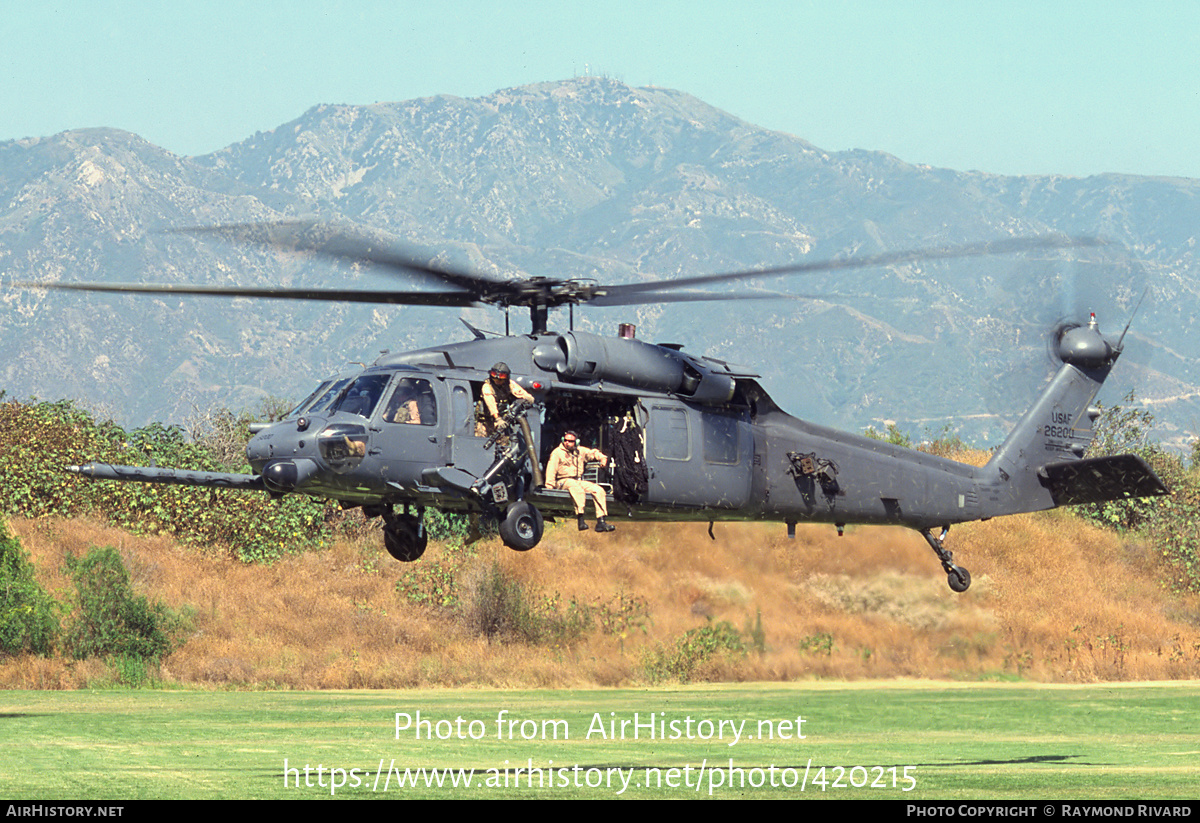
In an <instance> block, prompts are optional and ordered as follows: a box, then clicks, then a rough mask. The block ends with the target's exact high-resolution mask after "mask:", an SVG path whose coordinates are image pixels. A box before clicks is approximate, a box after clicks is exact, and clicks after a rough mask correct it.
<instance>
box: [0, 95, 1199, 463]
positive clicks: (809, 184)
mask: <svg viewBox="0 0 1200 823" xmlns="http://www.w3.org/2000/svg"><path fill="white" fill-rule="evenodd" d="M1148 150H1149V147H1148ZM1198 194H1200V182H1198V181H1195V180H1190V179H1182V178H1150V177H1137V176H1130V175H1115V174H1114V175H1099V176H1094V177H1088V178H1072V177H1064V176H1028V177H1009V176H999V175H991V174H984V173H981V172H962V171H953V170H949V169H939V168H932V167H929V166H922V165H913V164H909V163H905V162H904V161H903V160H901V159H898V158H896V157H892V156H890V155H887V154H883V153H880V152H871V151H863V150H854V151H846V152H828V151H824V150H822V149H820V148H818V147H816V146H813V145H812V144H810V143H808V142H806V141H804V140H803V139H801V138H799V137H795V136H792V135H788V134H783V133H780V132H773V131H769V130H766V129H762V128H759V127H757V126H755V125H752V124H750V123H747V122H744V121H742V120H740V119H738V118H737V117H735V116H733V115H731V114H728V113H725V112H723V111H720V110H718V109H715V108H713V107H711V106H709V105H707V104H705V103H703V102H702V101H700V100H697V99H696V98H694V97H691V96H689V95H687V94H685V93H682V92H679V91H673V90H669V89H662V88H654V87H651V88H631V87H629V86H626V85H624V84H622V83H619V82H617V81H614V80H611V79H606V78H598V77H581V78H574V79H572V80H565V81H560V82H549V83H541V84H536V85H531V86H523V87H519V88H512V89H504V90H501V91H497V92H495V93H493V94H491V95H488V96H486V97H481V98H477V99H461V98H456V97H450V96H438V97H430V98H423V99H419V100H409V101H404V102H398V103H377V104H374V105H320V106H316V107H314V108H312V109H310V110H309V111H307V112H305V113H304V114H303V115H301V116H300V117H299V118H297V119H296V120H294V121H292V122H290V123H285V124H283V125H281V126H279V127H278V128H276V129H274V130H272V131H269V132H264V133H258V134H255V135H252V136H250V137H247V138H246V139H245V140H243V141H241V142H239V143H236V144H234V145H231V146H228V147H226V148H224V149H221V150H220V151H217V152H214V153H212V154H208V155H204V156H201V157H179V156H176V155H174V154H172V153H170V152H168V151H166V150H164V149H162V148H159V147H157V146H154V145H152V144H150V143H148V142H146V141H145V140H143V139H141V138H139V137H138V136H137V135H134V134H130V133H128V132H122V131H118V130H115V129H103V128H100V129H85V130H77V131H69V132H64V133H61V134H57V135H53V136H49V137H42V138H30V139H24V140H16V141H9V142H5V143H0V301H2V302H0V363H2V364H3V365H0V389H3V390H4V391H5V392H6V393H7V396H8V397H9V398H20V399H25V398H29V397H39V398H43V399H58V398H60V397H65V398H72V399H77V400H80V401H82V402H83V403H84V405H86V406H90V407H93V408H96V409H98V410H99V411H101V412H102V413H104V414H107V415H109V416H111V417H113V418H114V419H115V420H117V421H118V422H120V423H123V424H125V425H137V424H142V423H145V422H148V421H150V420H161V421H164V422H175V423H178V422H183V421H185V420H187V419H188V418H189V417H192V416H196V415H200V414H202V413H204V412H206V411H208V410H210V409H212V408H214V407H218V406H224V407H230V408H233V409H241V408H253V407H256V406H257V405H259V404H260V403H261V402H262V400H263V399H264V398H266V397H268V396H282V397H292V398H297V399H298V398H299V397H301V396H303V395H304V394H305V393H307V390H308V389H309V388H311V387H312V386H313V385H315V384H316V383H317V381H318V380H319V379H320V378H322V377H325V376H327V375H328V374H330V373H333V372H336V371H339V370H342V369H344V368H345V367H346V365H347V364H348V363H355V362H360V363H362V362H370V361H371V360H373V359H374V358H375V357H376V356H377V355H378V353H379V351H381V350H392V351H398V350H406V349H412V348H420V347H424V346H428V345H433V344H436V343H440V342H446V341H449V340H461V339H468V338H469V337H470V333H469V332H468V331H467V330H466V329H464V328H463V327H462V325H461V324H460V323H459V322H458V317H459V316H462V317H463V318H465V319H467V320H468V321H469V322H471V323H473V324H474V325H476V326H479V327H482V328H484V329H493V330H500V331H502V330H503V328H504V323H505V318H504V317H503V316H502V313H500V312H498V311H497V310H494V309H467V310H463V311H459V310H452V309H434V308H420V307H388V306H382V307H377V308H372V307H369V306H362V305H342V304H328V303H322V304H301V303H280V302H277V301H259V302H254V301H250V300H245V299H237V300H227V299H218V298H186V297H166V296H156V297H144V296H142V297H116V296H111V295H103V294H80V293H72V292H67V293H56V292H44V291H39V290H20V289H12V288H8V287H7V286H5V285H4V284H5V282H7V281H21V280H52V281H58V280H63V281H69V280H79V281H101V282H150V283H195V284H214V285H217V284H219V285H241V286H269V285H289V286H296V287H298V286H310V287H345V286H347V285H350V284H352V285H354V286H359V287H362V288H386V287H395V288H398V289H409V288H411V287H412V285H413V284H411V283H409V282H407V281H405V280H403V279H400V278H397V277H396V276H395V275H393V274H387V273H384V272H380V271H378V270H375V269H372V268H370V267H364V266H359V265H344V266H339V265H334V264H332V263H330V262H328V261H326V260H323V259H317V258H313V257H310V256H304V255H296V254H287V253H284V252H281V251H278V250H275V249H265V248H259V247H249V246H238V245H233V244H227V243H223V242H221V241H219V240H217V239H215V238H213V237H211V236H208V237H206V236H197V235H193V234H188V233H178V232H174V231H172V230H173V229H178V228H181V227H190V226H211V225H218V224H228V223H249V222H256V221H270V220H278V219H293V218H312V219H319V220H330V221H336V222H339V223H341V224H344V225H347V226H350V227H354V228H357V229H359V230H362V231H369V232H372V233H374V234H379V235H381V236H384V237H387V238H389V239H390V240H391V241H393V242H395V243H396V244H398V245H400V246H402V247H403V248H406V249H412V250H415V251H416V252H417V253H419V254H421V255H423V256H425V257H427V258H428V259H431V260H433V259H437V260H443V261H449V262H453V263H455V264H458V265H464V266H469V267H471V268H472V269H474V270H477V271H480V272H482V273H485V274H489V275H492V276H497V277H509V276H516V275H518V274H523V275H546V276H556V277H562V276H573V277H588V278H594V279H595V280H597V281H599V282H601V283H622V282H635V281H638V280H643V279H655V278H670V277H684V276H689V275H697V274H708V273H714V272H724V271H737V270H743V269H757V268H764V267H770V266H777V265H785V264H791V263H796V262H802V261H806V260H824V259H831V258H839V257H852V256H862V255H873V254H879V253H884V252H890V251H898V250H902V249H911V248H917V249H920V248H940V247H944V246H947V245H951V244H957V243H969V242H977V241H987V240H993V239H1002V238H1009V237H1014V236H1026V235H1039V234H1046V233H1062V234H1067V235H1078V236H1089V237H1101V238H1104V239H1105V240H1106V241H1108V245H1106V246H1104V247H1102V248H1077V249H1071V250H1066V251H1063V250H1058V251H1041V252H1037V253H1033V252H1029V253H1025V254H1020V255H1010V256H997V257H985V258H971V259H968V260H957V261H933V260H930V261H921V262H917V263H908V264H903V265H894V266H890V267H885V268H878V269H870V270H864V271H857V272H853V273H846V272H840V273H836V274H825V275H819V276H808V277H804V278H790V279H779V278H762V279H760V280H756V281H754V282H752V284H751V285H752V286H758V287H762V288H763V289H766V290H769V291H771V292H787V293H789V294H796V295H814V297H813V298H812V299H778V298H776V299H772V300H763V301H729V302H718V303H687V304H669V305H645V306H639V307H636V308H625V309H614V308H608V309H599V308H582V309H578V310H576V312H575V317H574V322H575V325H576V327H578V328H584V329H588V330H592V331H598V332H600V333H610V334H611V333H615V332H616V326H617V324H618V323H619V322H632V323H635V324H636V325H637V326H638V336H639V337H642V338H643V339H647V340H651V341H655V342H668V341H669V342H675V343H681V344H683V345H684V346H685V349H686V350H688V351H692V352H694V353H705V354H709V355H711V356H715V357H718V358H721V359H724V360H729V361H732V362H735V363H738V364H742V365H745V366H747V367H750V368H753V369H754V370H756V371H758V372H759V373H761V374H762V375H763V382H764V385H765V386H766V387H767V389H768V390H769V391H770V392H771V393H772V395H773V396H774V397H775V399H776V400H777V401H778V402H779V403H780V405H781V406H783V407H784V408H786V409H788V410H789V411H791V412H792V413H794V414H797V415H798V416H801V417H805V418H807V419H811V420H814V421H816V422H820V423H824V424H829V425H835V426H839V427H842V428H849V429H861V428H863V427H865V426H867V425H874V426H877V427H878V426H880V425H881V424H883V423H885V422H890V421H895V422H896V423H897V424H898V425H899V426H900V427H901V428H904V429H908V430H911V431H913V432H916V433H920V432H922V431H925V430H928V431H933V432H939V431H941V430H943V428H944V427H946V426H949V427H950V429H951V430H953V431H956V432H958V433H959V434H960V435H961V436H963V437H964V439H967V440H968V441H971V442H974V443H976V444H977V445H988V444H993V443H995V442H998V440H999V439H1000V437H1001V436H1002V435H1003V433H1004V432H1005V431H1006V430H1007V428H1008V427H1009V426H1011V425H1012V423H1013V422H1014V421H1015V419H1016V418H1017V417H1018V416H1019V415H1020V414H1021V413H1022V412H1023V411H1024V410H1025V407H1026V406H1027V404H1028V403H1029V402H1030V400H1031V398H1032V397H1033V395H1034V393H1035V392H1036V390H1037V389H1038V388H1039V386H1040V385H1041V383H1043V382H1044V380H1045V379H1046V377H1047V375H1048V374H1049V369H1050V368H1051V363H1050V359H1049V357H1048V354H1047V346H1046V335H1047V333H1048V331H1049V330H1050V329H1051V328H1052V327H1053V326H1054V324H1055V323H1057V322H1059V321H1061V320H1064V319H1071V320H1076V321H1078V320H1083V319H1086V317H1087V314H1088V312H1092V311H1094V312H1095V313H1096V314H1097V317H1098V319H1099V322H1100V323H1101V326H1102V328H1103V329H1104V330H1105V331H1107V332H1113V333H1116V334H1119V333H1120V332H1121V330H1122V328H1123V327H1124V326H1125V325H1126V324H1127V323H1128V322H1129V321H1130V319H1131V317H1132V316H1133V312H1134V308H1135V306H1137V304H1138V302H1139V300H1141V299H1142V297H1143V294H1144V295H1145V299H1144V301H1143V302H1142V304H1141V307H1140V309H1139V310H1138V312H1137V315H1136V317H1133V322H1132V325H1131V327H1130V330H1129V333H1128V335H1127V336H1126V338H1125V344H1126V345H1125V349H1126V350H1125V354H1124V356H1123V358H1122V361H1121V363H1120V364H1119V365H1118V367H1117V369H1116V370H1115V371H1114V374H1113V377H1112V378H1111V380H1110V383H1111V385H1110V386H1106V388H1105V391H1104V393H1103V394H1102V396H1101V400H1102V401H1104V402H1105V403H1108V404H1112V403H1120V402H1122V398H1123V397H1124V396H1125V395H1126V394H1127V393H1128V392H1130V391H1136V393H1137V397H1138V398H1139V400H1140V401H1142V402H1145V403H1147V404H1148V405H1149V407H1150V408H1151V409H1152V410H1153V411H1154V413H1155V415H1156V416H1157V418H1158V420H1159V424H1160V426H1159V436H1160V438H1161V439H1163V440H1164V441H1165V442H1169V443H1172V444H1176V445H1182V444H1184V443H1185V442H1187V441H1189V440H1190V439H1191V438H1192V437H1193V436H1194V435H1193V431H1194V430H1195V428H1196V426H1195V421H1197V420H1200V368H1198V360H1200V338H1197V336H1195V335H1192V334H1191V333H1190V332H1191V324H1192V313H1191V310H1192V308H1193V307H1194V306H1196V305H1197V291H1198V290H1200V269H1198V268H1197V261H1196V257H1195V246H1196V226H1198V225H1200V219H1198V218H1200V199H1198ZM526 322H527V321H526V319H525V318H524V317H523V316H521V315H518V314H516V313H514V315H513V318H512V327H513V330H514V332H515V333H519V332H521V331H522V330H523V328H524V324H525V323H526ZM567 322H568V321H567V317H566V313H565V312H562V311H558V312H555V313H553V314H552V317H551V327H552V328H564V327H565V326H566V324H567Z"/></svg>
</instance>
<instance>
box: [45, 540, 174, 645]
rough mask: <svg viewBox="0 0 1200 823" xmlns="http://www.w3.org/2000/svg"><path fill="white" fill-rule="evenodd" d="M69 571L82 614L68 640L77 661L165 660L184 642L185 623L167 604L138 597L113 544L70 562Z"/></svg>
mask: <svg viewBox="0 0 1200 823" xmlns="http://www.w3.org/2000/svg"><path fill="white" fill-rule="evenodd" d="M67 572H68V573H69V574H70V576H71V578H72V579H73V580H74V582H75V589H76V592H77V599H78V603H77V606H78V608H77V611H76V613H75V616H74V620H73V622H72V623H71V625H70V627H69V628H68V630H67V633H66V637H65V638H64V646H65V650H66V652H67V653H68V654H70V655H71V656H72V657H74V658H76V659H77V660H82V659H84V658H88V657H123V658H136V659H138V660H142V661H154V662H158V661H161V660H162V658H163V657H165V656H166V655H168V654H170V653H171V652H172V651H174V650H175V649H176V648H177V647H178V646H179V644H180V642H181V640H182V635H183V633H184V631H185V628H186V625H185V622H186V621H185V620H184V619H183V618H181V617H180V616H179V615H177V614H175V613H174V612H172V611H171V610H170V609H168V608H167V607H166V605H164V604H163V603H161V602H158V601H156V602H154V603H151V602H150V601H149V600H147V599H146V598H145V597H138V596H136V595H134V593H133V587H132V586H131V585H130V582H129V572H128V571H127V570H126V569H125V563H124V562H123V561H122V560H121V555H120V554H119V553H118V552H117V550H116V549H114V548H112V547H111V546H106V547H103V548H93V549H92V550H91V551H89V552H88V553H87V554H86V555H85V556H84V557H82V558H70V559H68V561H67Z"/></svg>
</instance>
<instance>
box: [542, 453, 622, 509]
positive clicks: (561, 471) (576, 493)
mask: <svg viewBox="0 0 1200 823" xmlns="http://www.w3.org/2000/svg"><path fill="white" fill-rule="evenodd" d="M593 462H596V463H599V464H600V465H601V466H607V465H608V456H607V455H605V454H604V452H602V451H600V450H599V449H589V448H587V447H586V446H577V447H576V448H575V451H573V452H571V451H567V447H566V446H564V445H563V444H562V443H559V444H558V448H557V449H555V450H554V451H553V452H551V453H550V459H549V460H547V461H546V486H547V487H548V488H551V489H566V490H567V491H568V492H569V493H570V495H571V502H572V503H574V504H575V514H576V515H581V514H583V509H584V507H585V506H586V505H587V496H588V495H589V494H590V495H591V496H592V499H593V500H595V501H596V517H597V519H599V518H603V517H608V497H607V496H606V495H605V493H604V489H602V488H601V487H600V486H598V485H596V484H595V483H592V482H591V481H588V480H584V479H583V467H584V464H586V463H593Z"/></svg>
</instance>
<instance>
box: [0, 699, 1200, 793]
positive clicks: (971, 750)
mask: <svg viewBox="0 0 1200 823" xmlns="http://www.w3.org/2000/svg"><path fill="white" fill-rule="evenodd" d="M1198 700H1200V684H1197V683H1194V682H1189V683H1181V684H1150V685H1140V684H1139V685H1131V684H1118V685H1099V686H1087V687H1080V686H1044V685H1027V684H990V685H962V686H958V685H950V684H941V683H939V684H926V683H903V682H900V683H897V682H890V683H869V684H852V685H847V684H803V685H783V686H781V685H776V684H751V685H721V686H705V687H690V688H676V689H653V690H650V689H647V690H586V691H583V690H581V691H563V690H559V691H549V690H546V691H497V690H431V691H354V692H315V691H313V692H202V691H136V692H134V691H99V692H85V691H74V692H62V691H53V692H47V691H21V692H4V693H3V695H2V697H0V718H2V719H0V722H2V723H3V724H4V728H5V730H6V734H5V735H4V739H5V740H6V741H7V743H6V745H5V746H3V748H2V749H0V794H2V795H3V796H5V797H7V798H10V799H38V800H53V799H71V798H74V799H95V800H128V799H135V798H289V799H310V798H322V797H331V796H333V797H338V798H367V797H388V796H390V797H393V798H399V797H429V798H447V799H449V798H467V797H474V798H505V797H545V798H576V797H592V798H608V797H637V798H666V797H708V796H710V795H711V796H712V797H716V798H727V799H729V798H743V797H751V798H759V797H801V796H806V797H822V796H823V797H826V798H837V799H865V798H905V799H928V800H932V799H958V798H977V799H1022V798H1027V799H1109V800H1111V799H1132V798H1141V799H1165V798H1174V799H1190V798H1195V797H1196V796H1197V795H1198V794H1200V789H1197V784H1196V775H1197V771H1198V769H1200V735H1198V729H1197V723H1196V720H1195V708H1196V706H1197V701H1198ZM418 712H419V713H420V714H419V721H420V722H419V723H418ZM397 713H400V715H401V717H400V718H399V720H397ZM635 715H636V719H637V721H639V722H640V724H641V725H640V726H639V727H637V728H636V729H635V727H634V720H635ZM651 719H652V720H653V722H654V728H653V731H652V730H651V729H650V728H649V726H648V721H650V720H651ZM801 719H802V722H799V721H800V720H801ZM622 723H624V728H622ZM398 726H399V730H398ZM601 728H602V731H601ZM614 731H615V734H613V732H614ZM635 733H636V735H637V736H636V738H635V736H634V735H635ZM768 733H770V734H768ZM622 734H623V737H622ZM801 735H803V736H802V737H801ZM285 766H286V771H285ZM531 767H532V769H531ZM434 770H438V771H434ZM442 770H446V771H442ZM439 778H440V779H441V780H442V785H438V783H437V780H438V779H439ZM414 780H415V781H416V783H417V785H415V786H414V785H411V783H412V782H413V781H414ZM468 780H469V781H470V783H471V785H470V786H467V785H465V783H466V781H468ZM402 781H404V782H405V783H407V785H403V786H402V785H400V784H401V782H402ZM455 782H457V784H458V785H453V784H454V783H455ZM531 784H532V785H531ZM906 788H907V789H909V790H908V791H904V789H906Z"/></svg>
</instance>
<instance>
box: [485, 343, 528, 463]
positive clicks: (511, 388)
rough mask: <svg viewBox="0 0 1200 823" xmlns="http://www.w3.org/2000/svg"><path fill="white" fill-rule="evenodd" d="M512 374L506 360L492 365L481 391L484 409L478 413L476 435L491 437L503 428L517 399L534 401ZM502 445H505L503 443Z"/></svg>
mask: <svg viewBox="0 0 1200 823" xmlns="http://www.w3.org/2000/svg"><path fill="white" fill-rule="evenodd" d="M510 374H511V372H510V371H509V368H508V364H507V363H505V362H504V361H501V362H499V363H497V364H496V365H494V366H492V368H491V370H490V371H488V379H487V382H486V383H484V384H483V390H482V391H481V392H480V395H481V396H482V399H483V409H481V410H480V412H479V413H477V415H476V421H475V423H476V425H475V434H476V436H481V437H490V436H491V435H492V433H493V432H495V431H496V430H497V429H500V428H503V427H504V413H505V412H506V411H508V407H509V406H510V405H511V404H513V403H514V402H516V401H517V400H524V401H525V402H527V403H532V402H533V395H532V394H530V393H529V392H527V391H525V389H523V388H522V387H521V386H520V384H518V383H515V382H514V381H512V380H509V379H508V378H509V375H510ZM480 417H482V419H480ZM501 446H502V447H503V444H501Z"/></svg>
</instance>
